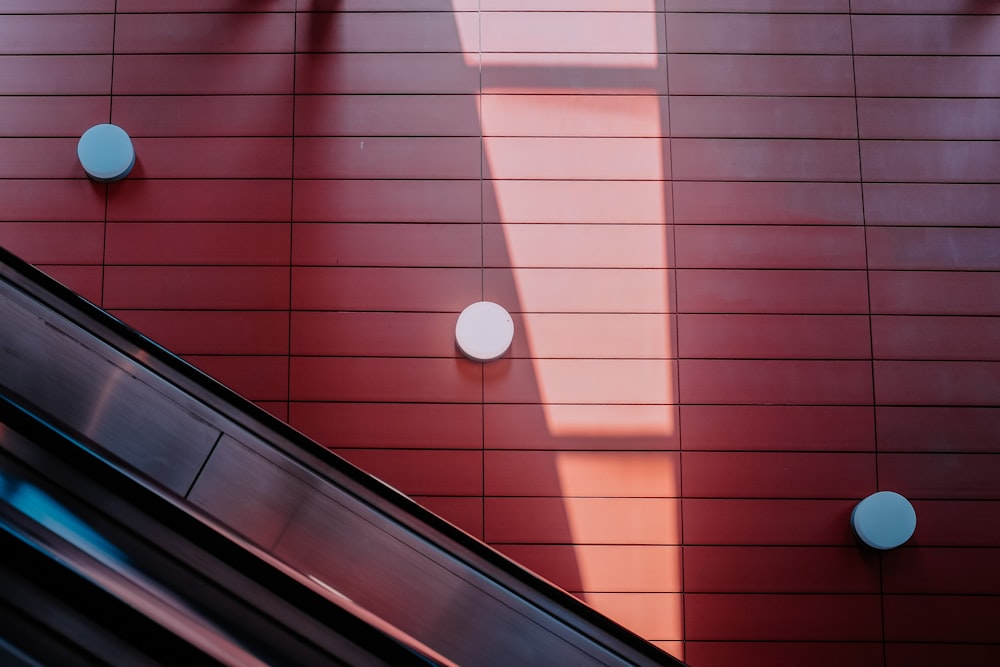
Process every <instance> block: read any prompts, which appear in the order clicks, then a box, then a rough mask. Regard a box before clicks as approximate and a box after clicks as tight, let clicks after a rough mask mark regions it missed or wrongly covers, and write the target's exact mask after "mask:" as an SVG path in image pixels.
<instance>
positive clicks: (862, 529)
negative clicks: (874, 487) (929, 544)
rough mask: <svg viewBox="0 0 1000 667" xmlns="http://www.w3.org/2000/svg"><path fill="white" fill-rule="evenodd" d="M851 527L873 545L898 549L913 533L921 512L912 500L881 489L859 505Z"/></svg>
mask: <svg viewBox="0 0 1000 667" xmlns="http://www.w3.org/2000/svg"><path fill="white" fill-rule="evenodd" d="M851 527H852V528H854V532H855V534H857V536H858V538H859V539H860V540H861V541H862V542H864V543H865V544H867V545H868V546H870V547H872V548H873V549H881V550H885V549H895V548H896V547H898V546H899V545H901V544H903V542H906V540H908V539H910V536H911V535H913V531H914V530H915V529H916V527H917V513H916V512H914V511H913V505H911V504H910V501H909V500H907V499H906V498H904V497H903V496H901V495H899V494H898V493H895V492H894V491H879V492H878V493H873V494H872V495H870V496H868V497H867V498H865V499H864V500H862V501H861V502H859V503H858V504H857V505H855V507H854V511H853V512H851Z"/></svg>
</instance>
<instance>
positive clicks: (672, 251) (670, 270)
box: [661, 3, 687, 656]
mask: <svg viewBox="0 0 1000 667" xmlns="http://www.w3.org/2000/svg"><path fill="white" fill-rule="evenodd" d="M668 16H669V12H668V11H667V7H666V4H665V3H664V6H663V21H662V23H661V28H662V30H663V78H664V79H665V81H664V91H665V95H664V96H663V104H665V105H666V107H667V127H666V132H662V134H663V135H664V139H663V140H664V142H665V145H664V150H665V152H666V156H665V157H666V166H667V168H668V169H669V173H670V178H669V180H668V181H667V182H668V183H669V186H668V187H669V188H670V220H669V221H667V220H664V222H663V224H664V225H665V226H666V227H667V230H666V231H667V233H666V234H664V238H665V239H666V240H667V244H668V247H667V248H664V251H665V255H666V260H667V278H668V280H670V290H669V292H668V294H669V295H670V297H672V298H670V300H668V302H667V304H666V310H667V317H668V318H669V322H670V326H669V327H668V331H670V332H671V336H672V338H673V349H672V350H668V352H669V353H670V356H671V358H672V359H673V360H674V364H673V366H674V370H673V381H674V387H675V388H676V392H677V395H676V396H675V397H674V402H675V403H676V406H677V409H676V415H677V422H676V424H675V428H676V430H677V475H676V479H677V491H676V495H677V530H678V532H679V533H680V534H679V535H678V536H677V538H678V539H677V542H678V543H679V545H680V548H679V550H678V551H679V557H678V564H679V569H680V572H678V573H677V574H678V581H679V583H680V587H679V588H680V609H679V610H678V613H679V614H680V629H681V633H680V634H681V636H680V637H679V638H678V639H679V641H680V644H681V655H682V656H686V654H687V649H686V646H687V613H686V610H685V608H686V604H687V590H686V587H685V582H684V552H685V544H684V456H683V452H684V440H683V431H682V422H681V420H682V417H681V365H680V341H678V336H679V335H680V327H679V325H678V321H677V312H676V311H677V303H678V298H679V295H678V291H677V261H676V231H677V224H676V223H677V220H676V215H677V212H676V204H675V197H674V194H675V193H674V152H673V141H672V134H673V118H671V117H670V109H671V105H670V55H669V53H670V49H669V46H668V44H667V19H668ZM666 210H667V207H665V206H664V211H666ZM671 302H672V303H673V304H674V306H673V308H671V307H670V304H671ZM671 311H673V312H671ZM669 408H670V406H667V409H669Z"/></svg>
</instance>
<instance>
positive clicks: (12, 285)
mask: <svg viewBox="0 0 1000 667" xmlns="http://www.w3.org/2000/svg"><path fill="white" fill-rule="evenodd" d="M0 317H2V322H3V326H2V327H0V395H2V397H3V400H2V401H0V417H2V422H0V443H2V451H0V491H2V492H3V493H2V494H0V509H2V513H0V523H2V525H3V529H2V530H0V541H2V542H3V544H0V549H3V553H4V556H3V560H2V562H0V590H3V591H14V593H11V594H3V593H0V658H4V657H6V658H9V661H10V662H11V664H26V665H33V664H130V665H131V664H159V662H162V663H167V664H177V663H180V662H183V661H185V660H186V661H188V662H192V661H193V664H240V665H243V664H297V665H305V664H309V665H313V664H399V665H405V664H460V665H477V666H478V665H511V664H527V665H532V664H537V665H574V666H575V665H591V664H594V665H615V664H635V665H652V664H667V665H669V664H675V665H679V664H681V663H679V662H678V661H676V660H675V659H673V658H671V657H670V656H669V655H667V654H666V653H664V652H662V651H660V650H659V649H657V648H656V647H654V646H653V645H651V644H649V643H648V642H646V641H644V640H642V639H641V638H639V637H637V636H636V635H634V634H632V633H631V632H629V631H628V630H626V629H624V628H622V627H621V626H619V625H617V624H615V623H613V622H612V621H610V620H608V619H607V618H605V617H603V616H601V615H600V614H598V613H596V612H594V611H593V610H592V609H590V608H589V607H587V606H586V605H584V604H583V603H581V602H580V601H579V600H577V599H576V598H574V597H572V596H570V595H568V594H566V593H565V592H563V591H561V590H559V589H557V588H555V587H553V586H551V585H550V584H548V583H547V582H545V581H543V580H541V579H539V578H538V577H536V576H535V575H533V574H531V573H530V572H528V571H526V570H524V569H523V568H521V567H519V566H518V565H516V564H514V563H513V562H511V561H509V560H508V559H506V558H504V557H503V556H501V555H500V554H498V553H497V552H495V551H493V550H492V549H490V548H489V547H487V546H486V545H484V544H482V543H481V542H479V541H477V540H475V539H474V538H471V537H470V536H468V535H467V534H465V533H463V532H462V531H460V530H458V529H456V528H455V527H453V526H451V525H450V524H448V523H447V522H445V521H443V520H441V519H440V518H438V517H436V516H435V515H433V514H431V513H430V512H428V511H426V510H425V509H423V508H421V507H420V506H418V505H417V504H415V503H413V502H412V501H411V500H409V499H408V498H406V497H405V496H403V495H402V494H400V493H398V492H397V491H395V490H393V489H392V488H390V487H388V486H386V485H384V484H382V483H381V482H379V481H378V480H376V479H374V478H372V477H371V476H369V475H367V474H365V473H363V472H362V471H360V470H358V469H357V468H355V467H353V466H351V465H349V464H347V463H346V462H344V461H343V460H341V459H340V458H339V457H336V456H335V455H333V454H332V453H330V452H329V451H327V450H326V449H324V448H323V447H321V446H319V445H317V444H316V443H313V442H311V441H310V440H308V439H307V438H305V437H304V436H302V435H301V434H298V433H297V432H295V431H294V430H293V429H291V428H289V427H287V426H286V425H284V424H282V423H281V422H280V421H278V420H276V419H274V418H273V417H271V416H270V415H268V414H266V413H264V412H263V411H261V410H260V409H258V408H257V407H255V406H254V405H252V404H250V403H248V402H247V401H245V400H243V399H241V398H240V397H239V396H236V395H235V394H233V393H232V392H230V391H229V390H227V389H225V388H224V387H222V386H221V385H219V384H218V383H216V382H214V381H213V380H211V379H210V378H208V377H207V376H205V375H204V374H202V373H200V372H199V371H197V370H196V369H194V368H193V367H191V366H190V365H188V364H186V363H185V362H184V361H182V360H180V359H179V358H178V357H176V356H174V355H173V354H171V353H169V352H168V351H166V350H164V349H163V348H161V347H159V346H158V345H156V344H155V343H153V342H152V341H150V340H148V339H146V338H144V337H143V336H141V335H140V334H138V333H137V332H135V331H133V330H131V329H130V328H128V327H126V326H125V325H123V324H122V323H121V322H119V321H118V320H116V319H114V318H113V317H111V316H109V315H108V314H107V313H105V312H103V311H101V310H100V309H98V308H96V307H95V306H93V305H92V304H90V303H89V302H87V301H85V300H83V299H81V298H79V297H78V296H76V295H75V294H73V293H72V292H70V291H69V290H67V289H66V288H64V287H62V286H61V285H59V284H58V283H56V282H54V281H52V280H51V279H49V278H48V277H46V276H45V275H44V274H42V273H40V272H38V271H37V270H35V269H33V268H32V267H30V266H29V265H27V264H25V263H24V262H22V261H20V260H19V259H17V258H16V257H14V256H12V255H10V254H9V253H6V252H5V251H2V250H0ZM26 490H27V491H30V492H31V494H34V495H35V496H37V497H42V498H46V499H48V502H49V504H50V506H51V507H55V508H59V509H58V510H57V513H61V514H59V515H60V516H63V517H64V519H65V520H64V521H62V522H59V521H55V522H53V521H49V522H48V524H50V525H46V523H45V522H40V521H39V519H38V517H37V516H34V515H33V514H32V513H31V512H30V511H27V510H25V507H24V506H23V505H24V502H22V501H20V500H17V499H18V498H19V497H21V495H23V494H24V493H25V491H26ZM19 494H21V495H19ZM31 494H29V495H31ZM43 504H44V503H43ZM29 505H30V504H29ZM67 525H68V526H71V527H72V526H77V528H76V529H72V530H71V529H67V528H66V526H67ZM54 526H55V527H54ZM59 526H62V527H61V528H59ZM43 564H44V565H43ZM34 565H37V568H36V567H34ZM36 570H37V571H38V572H41V573H42V574H35V571H36ZM55 581H59V582H62V583H60V584H58V585H55V584H52V582H55ZM71 591H72V592H71ZM10 598H13V599H10ZM97 601H100V603H98V602H97ZM104 608H107V609H112V608H114V609H115V610H116V611H115V615H113V616H107V617H105V616H103V615H102V613H99V612H98V611H95V610H99V609H104ZM119 617H120V618H121V619H124V620H122V621H121V622H120V623H119V622H118V621H115V620H114V619H115V618H119ZM64 621H65V624H66V625H65V627H63V626H62V623H63V622H64ZM8 628H11V630H10V631H8ZM67 628H82V629H81V630H79V631H78V632H70V631H68V630H67ZM15 629H16V630H15ZM25 637H28V638H34V639H30V640H28V639H23V638H25ZM81 638H82V639H81ZM86 638H92V639H93V644H94V645H93V646H91V645H90V642H89V640H87V639H86ZM43 649H50V650H51V651H52V652H53V653H52V655H49V654H45V655H42V654H41V653H39V652H42V651H43ZM102 650H103V651H104V653H101V651H102ZM117 650H121V651H124V652H127V653H123V654H122V655H127V656H130V657H129V658H128V659H117V658H115V659H108V655H112V656H113V655H114V652H115V651H117ZM5 651H6V653H5ZM56 654H58V655H56ZM53 656H54V657H53ZM59 656H63V657H65V656H76V659H74V660H73V661H67V660H62V659H59ZM18 661H22V662H18ZM254 661H256V662H254Z"/></svg>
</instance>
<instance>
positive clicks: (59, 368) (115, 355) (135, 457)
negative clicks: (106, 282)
mask: <svg viewBox="0 0 1000 667" xmlns="http://www.w3.org/2000/svg"><path fill="white" fill-rule="evenodd" d="M0 321H2V322H3V326H2V327H0V389H2V390H3V392H4V393H6V394H10V395H14V396H17V397H19V398H20V399H21V400H24V401H27V402H29V403H32V404H34V405H37V406H41V407H42V408H43V409H44V411H45V412H47V413H48V414H50V415H53V417H54V418H55V419H57V420H58V421H59V422H61V423H62V424H64V425H65V426H66V427H68V428H70V429H72V430H73V431H74V432H76V433H79V434H80V435H82V436H84V437H86V438H88V439H90V440H93V441H94V442H97V443H100V445H101V446H102V447H104V448H105V449H107V450H108V451H109V452H111V453H112V454H115V455H116V456H119V457H121V458H122V459H123V460H124V461H127V462H128V463H129V464H131V465H132V466H135V467H136V468H137V469H138V470H140V471H142V472H144V473H146V474H147V475H149V476H150V477H151V478H153V479H155V480H157V481H158V482H159V483H161V484H164V485H165V486H167V487H168V488H170V489H171V490H172V491H175V492H177V493H184V492H186V491H187V489H188V488H190V486H191V484H192V483H193V482H194V477H195V475H196V474H197V472H198V470H199V468H201V466H202V465H203V463H204V461H205V458H206V457H207V456H208V453H209V451H210V450H211V448H212V445H213V444H214V443H215V441H216V440H217V439H218V437H219V430H218V429H216V428H213V427H211V426H209V425H208V424H206V423H205V422H204V421H202V420H201V419H199V418H198V417H197V416H195V415H194V414H193V413H192V412H190V411H188V410H185V409H184V408H183V407H181V405H180V404H179V402H178V401H177V400H176V399H175V397H174V396H173V395H175V394H176V393H177V392H176V389H174V388H172V387H171V386H170V385H168V384H165V383H164V382H163V381H162V380H159V379H158V378H155V377H152V376H151V374H150V373H149V372H148V371H146V370H145V369H143V368H142V367H141V366H139V365H138V364H137V363H135V362H134V361H132V360H131V359H129V358H127V357H126V356H125V355H123V354H122V353H121V352H118V351H117V350H114V349H112V348H110V347H109V346H107V345H106V344H103V343H101V341H98V340H96V339H94V338H92V337H90V336H84V335H81V333H82V332H81V331H80V330H79V329H78V328H76V327H74V326H73V325H72V324H71V323H70V322H68V321H67V320H65V319H64V318H62V317H60V316H58V315H57V314H55V313H49V312H45V310H44V309H43V308H41V307H40V306H39V304H37V303H32V302H31V301H30V300H29V299H28V298H27V296H26V295H24V294H22V293H20V292H18V291H17V290H15V289H14V288H13V287H12V286H11V285H9V284H7V283H0Z"/></svg>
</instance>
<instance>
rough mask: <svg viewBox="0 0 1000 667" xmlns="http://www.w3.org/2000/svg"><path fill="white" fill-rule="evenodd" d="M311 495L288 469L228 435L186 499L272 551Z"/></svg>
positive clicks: (222, 439)
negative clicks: (293, 517)
mask: <svg viewBox="0 0 1000 667" xmlns="http://www.w3.org/2000/svg"><path fill="white" fill-rule="evenodd" d="M272 458H273V457H272ZM251 490H252V493H251V492H250V491H251ZM309 492H310V489H309V488H308V487H307V486H306V484H305V483H304V482H303V481H302V480H299V479H296V478H295V477H294V476H293V475H292V474H291V472H289V471H288V470H287V469H285V468H282V467H279V465H278V464H277V463H275V462H273V461H271V460H268V459H267V458H265V457H264V456H262V455H259V454H257V453H255V452H253V451H251V450H250V449H248V448H247V447H245V446H243V445H242V444H240V443H238V442H237V441H236V440H234V439H233V438H231V437H229V436H228V435H224V436H223V437H222V438H221V439H220V440H219V444H218V445H217V446H216V448H215V450H214V451H213V452H212V455H211V457H210V458H209V460H208V463H206V464H205V468H204V470H202V472H201V475H199V477H198V481H197V482H196V483H195V485H194V486H193V487H192V488H191V492H190V493H189V494H188V497H187V499H188V500H189V501H190V502H192V503H193V504H194V505H196V506H197V507H200V508H201V509H203V510H205V512H207V513H208V514H210V515H211V516H213V517H215V518H216V519H218V520H219V521H221V522H222V523H224V524H226V525H227V526H229V527H230V528H232V529H233V530H235V531H236V532H238V533H240V534H241V535H242V536H243V537H245V538H247V539H248V540H250V541H251V542H253V543H254V544H257V545H258V546H260V547H261V548H263V549H266V550H268V551H271V550H273V548H274V545H275V544H276V543H277V541H278V538H279V537H280V535H281V534H282V533H283V532H285V530H286V529H287V528H288V523H289V521H290V519H291V517H292V515H293V514H294V513H295V511H296V508H297V507H298V505H299V504H301V503H302V502H304V501H305V499H306V497H307V496H308V495H309Z"/></svg>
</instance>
